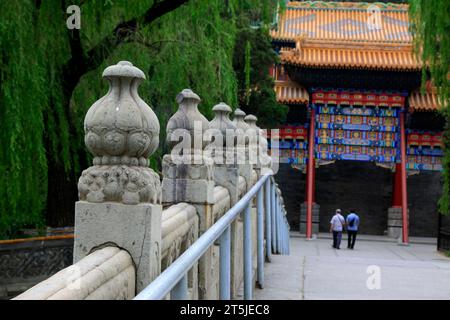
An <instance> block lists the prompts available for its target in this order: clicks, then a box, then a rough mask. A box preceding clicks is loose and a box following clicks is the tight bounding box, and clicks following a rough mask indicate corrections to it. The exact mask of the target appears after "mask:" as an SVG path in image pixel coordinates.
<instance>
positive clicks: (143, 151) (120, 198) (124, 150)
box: [78, 61, 161, 204]
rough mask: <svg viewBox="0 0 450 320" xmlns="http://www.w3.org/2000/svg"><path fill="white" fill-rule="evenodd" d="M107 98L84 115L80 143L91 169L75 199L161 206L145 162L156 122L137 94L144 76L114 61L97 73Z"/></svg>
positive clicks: (157, 188)
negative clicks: (90, 159)
mask: <svg viewBox="0 0 450 320" xmlns="http://www.w3.org/2000/svg"><path fill="white" fill-rule="evenodd" d="M103 77H104V78H105V79H107V80H108V81H109V85H110V88H109V91H108V93H107V94H106V95H105V96H104V97H102V98H101V99H99V100H97V101H96V102H95V103H94V104H93V105H92V106H91V107H90V108H89V110H88V112H87V114H86V117H85V120H84V130H85V138H84V139H85V143H86V147H87V148H88V150H89V151H90V152H91V153H92V154H93V155H94V161H93V164H94V165H93V166H92V167H90V168H88V169H87V170H85V171H84V172H83V174H82V176H81V177H80V180H79V182H78V192H79V197H80V200H86V201H88V202H107V201H112V202H122V203H125V204H137V203H139V202H151V203H160V202H161V195H160V193H161V187H160V181H159V176H158V175H157V174H156V173H155V172H154V171H153V170H151V169H150V168H148V157H149V156H150V155H151V154H153V153H154V152H155V150H156V149H157V148H158V145H159V129H160V127H159V121H158V118H157V117H156V115H155V113H154V112H153V110H152V109H151V108H150V107H149V106H148V104H146V103H145V102H144V101H143V100H142V99H141V98H140V97H139V94H138V87H139V85H140V83H141V82H142V80H144V79H145V75H144V73H143V72H142V71H141V70H140V69H138V68H136V67H135V66H133V64H132V63H131V62H128V61H120V62H119V63H118V64H116V65H113V66H109V67H108V68H106V69H105V71H103Z"/></svg>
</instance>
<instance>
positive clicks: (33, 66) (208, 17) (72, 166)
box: [0, 0, 277, 238]
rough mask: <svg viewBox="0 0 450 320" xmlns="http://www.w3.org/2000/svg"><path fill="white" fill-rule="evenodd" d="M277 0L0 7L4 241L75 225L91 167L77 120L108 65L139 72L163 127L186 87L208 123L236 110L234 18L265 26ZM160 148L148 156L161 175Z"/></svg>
mask: <svg viewBox="0 0 450 320" xmlns="http://www.w3.org/2000/svg"><path fill="white" fill-rule="evenodd" d="M276 3H277V1H276V0H264V1H259V0H258V1H255V0H244V1H242V0H227V1H224V0H190V1H188V0H108V1H106V0H90V1H84V0H79V1H75V0H71V1H66V0H21V1H0V142H1V147H0V238H5V237H11V236H14V234H16V233H17V231H18V230H20V228H23V227H36V226H37V227H40V226H44V225H46V224H50V225H53V226H64V225H70V224H71V223H73V204H74V201H76V199H77V191H76V181H77V179H78V177H79V175H80V171H81V170H83V169H84V168H86V167H87V166H88V165H89V164H90V155H89V154H88V153H87V152H86V149H85V147H84V142H83V141H84V138H83V136H84V133H83V120H84V116H85V113H86V111H87V109H88V108H89V107H90V106H91V105H92V103H93V102H95V101H96V100H97V99H98V98H100V97H101V96H103V95H104V94H105V92H106V90H107V84H106V83H105V82H104V81H102V79H101V77H100V75H101V72H102V70H103V69H104V68H105V67H107V66H108V65H111V64H115V63H117V62H118V61H120V60H129V61H131V62H133V64H134V65H136V66H137V67H139V68H140V69H142V70H143V71H144V72H145V74H146V77H147V80H146V81H144V83H143V84H142V86H141V88H140V95H141V96H142V98H143V99H144V100H145V101H147V102H148V103H149V104H150V105H151V107H152V108H153V110H154V111H155V113H156V114H157V115H158V117H159V119H160V122H161V128H165V125H166V122H167V120H168V118H169V117H170V116H171V115H172V114H173V113H174V112H175V110H176V108H177V105H176V103H175V101H174V100H175V96H176V94H177V93H178V92H179V91H181V90H182V89H183V88H186V87H189V88H191V89H193V90H194V91H195V92H196V93H198V94H199V95H200V97H201V98H202V102H201V104H200V110H201V111H202V112H203V113H204V114H205V115H207V116H211V111H210V110H211V107H212V106H213V105H214V104H216V103H218V102H219V101H224V102H226V103H228V104H230V105H231V106H233V107H234V106H236V105H237V96H238V86H239V83H238V79H237V77H236V71H235V70H234V67H233V56H234V55H235V54H236V51H235V44H236V41H237V35H238V33H239V28H240V27H239V25H238V23H237V21H238V20H240V17H242V16H245V15H249V14H251V15H252V17H254V16H259V17H258V19H260V20H262V21H265V22H268V21H270V19H271V15H272V14H273V9H274V8H276ZM73 4H75V5H79V6H80V8H81V29H80V30H77V29H74V30H69V29H68V28H67V27H66V20H67V18H68V16H69V15H68V14H67V13H66V9H67V7H68V6H69V5H73ZM161 134H162V135H163V134H164V130H162V133H161ZM160 140H161V141H164V137H163V136H162V137H161V139H160ZM165 148H166V147H165V145H164V144H162V145H161V146H160V148H159V150H158V153H159V154H156V155H154V156H153V157H152V159H151V160H152V161H151V165H152V166H153V167H154V168H155V169H157V170H158V165H159V164H158V159H160V156H161V154H162V153H164V152H166V151H167V150H165Z"/></svg>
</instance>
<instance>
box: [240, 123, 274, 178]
mask: <svg viewBox="0 0 450 320" xmlns="http://www.w3.org/2000/svg"><path fill="white" fill-rule="evenodd" d="M244 119H245V122H246V123H247V124H248V126H249V131H248V132H249V136H250V138H251V140H250V146H249V151H250V152H252V154H251V155H250V159H252V158H254V157H256V164H255V165H254V169H255V171H256V172H257V173H258V178H259V177H261V176H262V175H263V174H264V173H265V172H266V171H267V170H269V169H270V168H271V165H272V163H271V158H270V156H269V155H268V153H267V150H268V142H267V139H266V138H265V137H264V134H263V131H262V130H261V128H259V127H258V126H257V125H256V122H257V121H258V118H256V117H255V116H254V115H252V114H249V115H248V116H246V117H245V118H244Z"/></svg>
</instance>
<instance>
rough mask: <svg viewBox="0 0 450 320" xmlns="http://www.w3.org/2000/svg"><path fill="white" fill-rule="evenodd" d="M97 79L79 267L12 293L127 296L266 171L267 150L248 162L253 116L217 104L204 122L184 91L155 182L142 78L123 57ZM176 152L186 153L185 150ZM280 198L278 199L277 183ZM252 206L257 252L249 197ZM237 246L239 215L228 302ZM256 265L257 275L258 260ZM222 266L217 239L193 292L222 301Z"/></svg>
mask: <svg viewBox="0 0 450 320" xmlns="http://www.w3.org/2000/svg"><path fill="white" fill-rule="evenodd" d="M103 76H104V78H105V79H107V80H108V81H109V83H110V87H111V88H110V91H109V92H108V94H107V95H106V96H105V97H103V98H101V99H100V100H98V101H97V102H95V103H94V104H93V105H92V107H91V108H90V109H89V110H88V112H87V114H86V119H85V124H84V127H85V133H86V135H85V143H86V146H87V148H88V149H89V151H90V152H91V153H92V154H93V155H94V161H93V165H92V166H91V167H89V168H88V169H86V170H85V171H83V173H82V176H81V177H80V180H79V183H78V189H79V197H80V201H78V202H77V203H76V205H75V244H74V262H75V263H74V265H72V266H70V267H68V268H66V269H64V270H62V271H60V272H59V273H57V274H55V275H54V276H53V277H50V278H49V279H47V280H45V281H43V282H42V283H40V284H38V285H36V286H35V287H33V288H31V289H29V290H28V291H26V292H25V293H23V294H22V295H20V296H18V297H17V299H131V298H133V297H134V296H135V295H136V294H137V293H139V292H140V291H141V290H142V289H143V288H145V287H146V286H147V285H148V284H149V283H150V282H151V281H152V280H153V279H155V278H156V277H157V276H158V275H159V274H160V273H161V272H162V271H163V270H164V269H166V268H167V267H168V266H169V265H170V264H171V263H172V262H173V261H174V260H176V259H177V258H178V257H179V256H180V255H181V254H182V253H183V252H184V251H185V250H186V249H187V248H188V247H189V246H190V245H191V244H192V243H193V242H195V241H196V240H197V239H198V238H199V237H200V236H201V235H202V234H203V233H204V232H205V231H206V230H208V229H209V228H210V227H211V226H212V225H213V224H214V223H215V222H216V221H217V220H218V219H220V217H221V216H223V215H224V214H225V213H226V212H227V211H228V210H229V209H230V208H231V207H233V206H234V205H235V204H236V202H237V201H238V200H239V198H240V197H242V196H243V195H244V194H245V193H246V192H247V191H248V190H249V189H250V188H251V187H252V186H253V185H254V184H255V183H256V182H257V180H258V178H259V177H260V176H261V174H262V172H263V171H264V170H269V169H270V161H269V162H268V161H267V158H270V157H269V156H268V155H267V153H266V152H264V153H263V154H261V156H260V157H259V158H258V159H257V161H256V163H255V165H252V164H250V163H249V161H248V160H249V158H250V151H252V150H256V149H257V144H256V143H257V142H258V141H263V142H264V143H265V144H267V141H266V140H265V139H264V138H263V137H262V135H261V132H260V129H259V128H258V127H257V126H256V120H257V119H256V117H254V116H252V115H249V116H247V117H245V113H244V112H242V111H241V110H240V109H237V110H236V116H235V119H234V121H232V120H231V119H229V115H230V113H231V111H232V110H231V108H230V107H229V106H227V105H226V104H225V103H220V104H218V105H216V106H214V107H213V111H214V112H215V114H216V116H215V118H214V119H213V120H212V121H211V122H209V121H208V120H207V119H206V118H205V117H204V116H203V115H202V114H201V113H200V112H199V110H198V108H197V105H198V104H199V102H200V97H199V96H198V95H196V94H195V93H194V92H192V91H191V90H189V89H185V90H183V91H182V92H180V94H179V95H178V96H177V97H176V100H177V102H178V104H179V110H178V111H177V112H176V113H175V114H174V115H173V116H172V117H171V118H170V119H169V121H168V124H167V128H166V131H167V143H168V145H169V146H170V147H171V148H172V151H171V153H170V154H166V155H164V157H163V161H162V167H163V170H162V180H161V178H160V177H159V176H158V175H157V174H156V173H155V172H154V171H153V170H152V169H150V168H149V167H148V158H149V157H150V156H151V154H152V153H153V152H155V150H156V149H157V147H158V143H159V122H158V119H157V117H156V115H155V114H154V113H153V111H152V110H151V108H150V107H149V106H148V105H147V104H146V103H145V102H144V101H143V100H142V99H140V97H139V95H138V93H137V87H138V86H139V84H140V82H141V81H142V80H143V79H145V75H144V74H143V73H142V71H140V70H139V69H138V68H136V67H134V66H133V65H132V64H131V63H129V62H125V61H122V62H119V63H118V64H117V65H115V66H110V67H108V68H107V69H106V70H105V71H104V73H103ZM127 88H128V89H127ZM244 117H245V118H244ZM244 119H245V121H244ZM248 131H252V132H253V138H252V137H251V136H250V135H251V134H249V137H247V138H244V139H238V138H237V136H239V138H242V136H243V134H246V132H248ZM229 132H235V133H236V135H235V136H234V138H231V145H230V144H229V143H226V142H225V141H226V140H229V139H228V134H229ZM198 135H200V137H201V139H202V141H200V142H198V141H197V139H198ZM211 135H213V136H215V137H216V138H217V137H222V138H223V140H222V143H221V145H220V146H216V147H217V148H215V149H213V150H212V152H211V153H205V152H204V151H205V150H206V149H207V143H205V141H204V140H203V139H204V137H208V136H211ZM225 137H226V139H225ZM216 140H217V139H216ZM239 140H240V141H241V142H242V143H241V144H240V143H239ZM228 142H229V141H228ZM179 147H180V148H179ZM177 148H179V149H177ZM180 151H183V152H184V153H183V154H182V155H181V156H180ZM220 153H222V154H223V155H225V158H227V157H230V156H231V159H232V161H231V163H229V162H226V163H223V162H219V161H218V160H217V159H218V158H217V156H218V155H219V154H220ZM236 159H241V160H242V159H243V160H246V161H244V163H239V162H238V161H236ZM277 194H279V195H280V196H281V192H280V191H279V189H278V190H277ZM252 212H253V214H252V230H253V232H252V234H253V237H252V242H253V245H252V247H253V248H254V252H253V255H254V256H255V257H256V213H255V212H256V204H255V203H253V208H252ZM242 252H243V222H242V221H241V219H237V220H235V221H234V222H233V224H232V228H231V259H232V261H231V282H232V283H231V294H232V297H233V298H236V297H237V295H238V291H239V287H240V286H241V284H242V280H243V255H242ZM253 261H255V266H254V269H253V272H254V270H255V268H256V259H253ZM218 264H219V249H218V246H217V245H214V246H212V247H211V248H210V249H208V251H207V252H206V253H205V254H204V256H203V257H202V258H201V259H200V260H199V262H198V263H197V264H196V265H195V266H194V267H193V268H192V270H191V271H190V272H189V277H188V285H189V292H190V294H189V298H191V299H218V297H219V274H218V270H219V268H218ZM73 284H79V286H78V287H76V286H74V285H73Z"/></svg>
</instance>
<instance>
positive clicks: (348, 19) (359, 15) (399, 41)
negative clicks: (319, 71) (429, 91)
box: [271, 1, 422, 70]
mask: <svg viewBox="0 0 450 320" xmlns="http://www.w3.org/2000/svg"><path fill="white" fill-rule="evenodd" d="M374 8H378V9H374ZM408 28H409V18H408V5H405V4H390V3H388V4H382V3H376V4H367V3H358V2H322V1H305V2H289V3H288V4H287V7H286V10H285V12H284V13H282V14H281V15H280V17H279V21H278V29H277V30H273V31H272V33H271V35H272V39H273V40H276V41H286V42H291V43H295V47H296V48H295V49H293V50H282V51H281V54H280V58H281V62H282V63H288V64H294V65H298V66H306V67H319V68H320V67H325V68H327V67H328V68H330V67H331V68H365V69H387V70H419V69H420V68H421V67H422V62H421V61H420V60H419V59H417V58H416V56H415V54H414V52H413V43H412V36H411V34H410V32H409V30H408Z"/></svg>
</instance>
